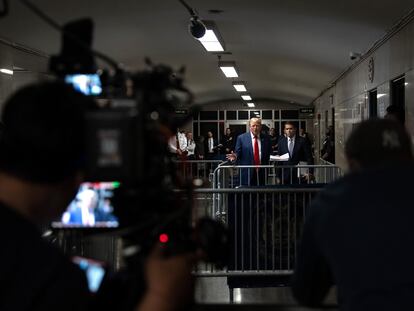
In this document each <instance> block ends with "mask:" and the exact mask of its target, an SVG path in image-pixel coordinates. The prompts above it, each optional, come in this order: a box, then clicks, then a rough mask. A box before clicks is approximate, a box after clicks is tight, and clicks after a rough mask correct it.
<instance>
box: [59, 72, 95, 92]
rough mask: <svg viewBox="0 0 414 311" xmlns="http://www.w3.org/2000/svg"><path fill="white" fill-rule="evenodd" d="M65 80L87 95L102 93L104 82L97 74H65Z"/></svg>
mask: <svg viewBox="0 0 414 311" xmlns="http://www.w3.org/2000/svg"><path fill="white" fill-rule="evenodd" d="M65 82H66V83H68V84H71V85H73V87H74V88H75V90H77V91H79V92H81V93H83V94H85V95H88V96H89V95H99V94H101V93H102V84H101V79H100V78H99V75H97V74H74V75H67V76H65Z"/></svg>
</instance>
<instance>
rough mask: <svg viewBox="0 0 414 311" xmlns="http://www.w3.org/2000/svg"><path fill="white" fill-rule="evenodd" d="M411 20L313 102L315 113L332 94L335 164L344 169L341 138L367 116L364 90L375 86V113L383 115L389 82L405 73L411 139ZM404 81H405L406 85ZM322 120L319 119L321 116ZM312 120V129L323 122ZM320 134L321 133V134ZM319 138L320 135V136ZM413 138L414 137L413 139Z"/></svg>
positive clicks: (413, 124)
mask: <svg viewBox="0 0 414 311" xmlns="http://www.w3.org/2000/svg"><path fill="white" fill-rule="evenodd" d="M371 57H372V58H373V59H374V79H373V81H372V82H371V81H370V79H369V70H368V67H369V66H368V64H369V60H370V58H371ZM413 67H414V21H411V22H410V23H409V24H408V25H406V26H405V27H404V28H403V29H401V30H400V31H399V32H398V33H396V34H395V35H393V36H392V37H391V38H390V39H388V40H387V41H386V42H385V43H383V44H382V45H381V46H379V47H378V48H377V49H376V50H374V51H373V52H372V53H371V54H370V55H367V57H366V58H365V59H364V60H363V61H361V62H360V63H359V64H358V65H357V66H356V67H355V68H353V69H352V70H351V71H349V72H348V73H347V74H345V75H344V76H343V77H342V78H341V79H340V80H339V81H337V82H336V84H335V86H334V87H332V88H331V89H330V90H328V91H327V92H325V93H324V94H322V95H321V96H320V97H319V98H318V99H317V100H316V101H315V111H316V113H315V114H316V115H317V114H318V113H320V114H322V115H323V113H324V111H325V110H329V111H330V110H331V107H330V106H329V100H328V98H329V97H330V96H333V98H334V100H333V107H334V108H335V140H336V150H335V156H336V163H337V164H338V165H339V166H341V167H342V168H344V169H346V162H345V158H344V144H345V141H346V139H347V137H348V135H349V133H350V131H351V130H352V128H353V127H354V126H355V124H356V123H358V122H359V121H361V120H363V119H365V118H367V117H368V115H369V111H368V109H369V108H368V107H369V105H368V92H369V91H370V90H372V89H375V88H377V94H378V96H379V97H378V107H377V108H378V116H380V117H383V116H384V115H385V109H386V108H387V107H388V105H389V104H390V81H392V80H393V79H395V78H396V77H399V76H401V75H405V82H406V87H405V105H406V114H407V120H406V126H407V129H408V131H409V132H410V133H411V135H412V137H413V138H414V72H413V70H412V68H413ZM407 83H408V84H407ZM322 119H323V118H322ZM321 121H322V122H319V121H318V120H317V119H316V120H315V128H314V131H315V132H317V131H319V127H320V128H321V129H323V130H324V129H325V127H326V125H325V124H323V120H321ZM321 136H322V135H321ZM320 139H323V136H322V137H321V138H320ZM413 140H414V139H413Z"/></svg>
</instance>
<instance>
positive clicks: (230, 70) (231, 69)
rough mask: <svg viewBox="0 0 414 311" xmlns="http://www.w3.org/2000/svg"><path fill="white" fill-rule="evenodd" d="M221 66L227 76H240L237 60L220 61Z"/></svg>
mask: <svg viewBox="0 0 414 311" xmlns="http://www.w3.org/2000/svg"><path fill="white" fill-rule="evenodd" d="M219 67H220V69H221V71H223V73H224V75H225V76H226V77H227V78H237V77H238V76H239V74H238V73H237V69H236V63H235V62H219Z"/></svg>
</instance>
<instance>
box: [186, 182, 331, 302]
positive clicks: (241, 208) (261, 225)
mask: <svg viewBox="0 0 414 311" xmlns="http://www.w3.org/2000/svg"><path fill="white" fill-rule="evenodd" d="M322 187H323V185H321V184H304V185H296V186H294V185H289V186H287V185H274V186H266V187H260V188H258V187H239V188H233V189H231V188H227V189H197V190H195V191H194V198H196V200H195V202H204V205H203V206H199V205H198V204H197V203H196V204H195V205H194V214H193V217H194V218H195V219H196V218H199V217H202V216H209V215H211V216H212V217H214V218H215V219H218V220H219V221H222V222H223V223H225V224H226V226H227V228H228V234H229V248H228V250H229V251H228V254H227V255H228V259H229V263H228V266H227V267H224V268H220V267H216V266H214V265H212V264H208V263H200V264H198V265H197V267H196V269H195V270H194V274H195V275H196V276H198V277H227V284H228V287H229V297H230V301H231V302H232V301H233V289H234V288H240V287H266V286H273V287H277V286H283V285H286V284H288V282H289V279H290V276H291V275H292V274H293V269H294V265H295V262H296V257H297V249H298V243H299V239H300V237H301V234H302V230H303V224H304V222H305V218H306V211H307V208H308V206H309V204H310V203H311V201H312V199H313V198H314V196H315V195H316V194H317V193H318V192H319V191H320V190H321V189H322ZM212 201H213V202H212ZM211 202H212V203H213V204H211Z"/></svg>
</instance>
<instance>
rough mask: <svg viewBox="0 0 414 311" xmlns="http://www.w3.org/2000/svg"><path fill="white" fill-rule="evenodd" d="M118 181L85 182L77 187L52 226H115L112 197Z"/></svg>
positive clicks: (116, 221) (116, 222)
mask: <svg viewBox="0 0 414 311" xmlns="http://www.w3.org/2000/svg"><path fill="white" fill-rule="evenodd" d="M119 186H120V183H119V182H86V183H82V184H81V186H80V187H79V190H78V193H77V194H76V197H75V199H74V200H73V201H72V202H71V203H70V204H69V206H68V207H67V209H66V211H65V212H64V213H63V215H62V216H61V218H60V219H59V220H57V221H55V222H52V227H53V228H115V227H118V225H119V223H118V219H117V217H116V216H115V215H114V213H113V211H114V207H113V205H112V199H113V195H114V189H116V188H118V187H119Z"/></svg>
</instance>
